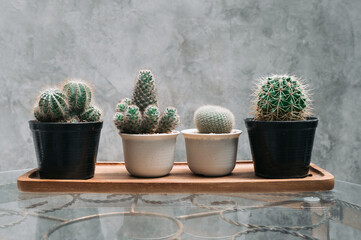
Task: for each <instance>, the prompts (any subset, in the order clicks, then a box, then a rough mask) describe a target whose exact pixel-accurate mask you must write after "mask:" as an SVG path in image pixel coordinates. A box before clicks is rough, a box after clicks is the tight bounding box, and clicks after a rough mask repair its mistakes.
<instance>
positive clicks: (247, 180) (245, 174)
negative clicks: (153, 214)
mask: <svg viewBox="0 0 361 240" xmlns="http://www.w3.org/2000/svg"><path fill="white" fill-rule="evenodd" d="M333 187H334V176H333V175H332V174H330V173H329V172H327V171H325V170H323V169H322V168H320V167H318V166H316V165H314V164H311V167H310V176H308V177H305V178H293V179H264V178H260V177H256V176H255V174H254V170H253V164H252V161H239V162H237V164H236V167H235V169H234V170H233V173H232V174H231V175H228V176H225V177H202V176H196V175H194V174H192V173H191V171H190V170H189V168H188V166H187V163H179V162H177V163H175V164H174V167H173V169H172V171H171V173H170V174H169V175H168V176H165V177H160V178H135V177H132V176H130V175H129V174H128V172H127V170H126V169H125V165H124V163H110V162H100V163H97V164H96V170H95V176H94V177H93V178H91V179H87V180H65V179H60V180H51V179H39V176H38V170H37V169H34V170H31V171H29V172H27V173H26V174H24V175H22V176H20V177H19V178H18V188H19V190H20V191H23V192H79V193H81V192H92V193H231V192H306V191H326V190H331V189H332V188H333Z"/></svg>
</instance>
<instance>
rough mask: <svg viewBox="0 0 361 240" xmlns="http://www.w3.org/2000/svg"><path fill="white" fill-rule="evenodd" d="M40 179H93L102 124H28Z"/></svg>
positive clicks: (35, 122)
mask: <svg viewBox="0 0 361 240" xmlns="http://www.w3.org/2000/svg"><path fill="white" fill-rule="evenodd" d="M29 126H30V129H31V131H32V134H33V139H34V145H35V151H36V156H37V161H38V166H39V174H40V178H48V179H88V178H91V177H93V176H94V171H95V162H96V158H97V153H98V146H99V138H100V132H101V128H102V126H103V122H82V123H55V122H38V121H29Z"/></svg>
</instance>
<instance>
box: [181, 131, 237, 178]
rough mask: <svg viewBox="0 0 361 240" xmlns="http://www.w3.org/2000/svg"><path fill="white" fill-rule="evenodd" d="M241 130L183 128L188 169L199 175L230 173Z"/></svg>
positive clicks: (234, 160) (211, 175)
mask: <svg viewBox="0 0 361 240" xmlns="http://www.w3.org/2000/svg"><path fill="white" fill-rule="evenodd" d="M241 133H242V131H241V130H237V129H233V130H232V132H231V133H221V134H213V133H198V130H197V129H187V130H183V131H182V134H183V135H184V138H185V142H186V150H187V162H188V166H189V168H190V170H191V171H192V172H193V173H195V174H199V175H204V176H209V177H218V176H224V175H228V174H230V173H231V172H232V171H233V169H234V167H235V166H236V160H237V148H238V137H239V135H241Z"/></svg>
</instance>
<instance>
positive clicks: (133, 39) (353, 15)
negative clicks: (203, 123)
mask: <svg viewBox="0 0 361 240" xmlns="http://www.w3.org/2000/svg"><path fill="white" fill-rule="evenodd" d="M91 2H92V1H87V0H86V1H85V0H84V1H77V0H73V1H22V0H14V1H0V9H1V14H0V33H1V34H0V56H1V57H0V72H1V74H0V79H1V88H0V112H1V113H2V114H1V118H0V133H1V139H0V146H1V153H0V170H1V171H4V170H11V169H18V168H29V167H35V166H36V160H35V153H34V150H33V143H32V138H31V135H30V130H29V127H28V124H27V121H28V120H29V119H31V118H32V115H31V109H32V106H33V104H34V102H33V99H34V98H35V97H36V95H37V94H38V92H39V91H40V90H42V89H43V88H45V87H47V86H52V85H55V84H58V83H60V82H61V81H62V80H63V79H64V78H65V77H67V76H74V77H81V78H84V79H87V80H89V81H91V82H92V83H93V85H94V87H95V89H96V92H95V93H96V99H97V103H98V105H99V106H101V107H102V108H103V110H104V120H105V125H104V129H103V131H102V137H101V143H100V152H99V160H100V161H122V160H123V156H122V146H121V139H120V137H119V136H118V135H117V132H116V129H115V127H114V126H113V124H112V122H111V118H112V115H113V107H114V105H115V103H116V102H117V101H118V100H119V99H120V98H122V97H125V96H129V95H130V93H131V91H132V88H133V83H134V79H135V76H136V73H137V70H138V69H139V68H140V67H150V68H152V69H153V71H154V73H155V74H156V77H157V80H158V92H159V98H160V102H161V105H162V107H165V106H166V105H174V106H176V107H178V110H179V112H180V115H181V117H182V120H183V124H182V125H181V126H180V127H179V129H185V128H190V127H192V125H193V123H192V115H193V112H194V110H195V109H196V108H197V107H198V106H200V105H203V104H206V103H211V104H219V105H223V106H225V107H228V108H229V109H231V110H232V111H233V112H234V114H235V116H236V118H237V127H238V128H240V129H242V130H244V131H245V126H244V123H243V118H245V117H246V116H248V115H249V114H248V113H249V111H250V109H249V94H250V88H251V87H252V84H253V80H254V79H256V78H257V77H259V76H262V75H265V74H270V73H284V72H288V73H293V74H296V75H299V76H302V77H304V78H306V79H307V80H308V81H309V83H310V86H311V87H312V88H313V89H314V91H313V93H314V94H313V99H314V108H315V110H314V111H315V112H316V113H317V115H318V117H319V119H320V124H319V128H318V130H317V136H316V140H315V145H314V152H313V162H314V163H316V164H318V165H320V166H321V167H323V168H325V169H327V170H329V171H331V172H332V173H333V174H334V175H335V176H336V177H337V178H338V179H341V180H346V181H351V182H355V183H361V175H360V168H361V160H360V156H361V148H360V143H361V137H360V136H361V135H360V133H361V132H360V123H361V120H360V118H361V111H360V110H361V103H360V96H359V92H360V89H361V81H360V76H361V61H360V60H361V51H360V50H361V40H360V39H361V24H360V22H361V16H360V14H359V13H360V12H361V1H359V0H349V1H335V0H333V1H332V0H330V1H326V0H324V1H321V0H308V1H299V0H294V1H290V0H274V1H261V0H244V1H238V0H237V1H193V0H189V1H168V0H153V1H103V2H102V3H100V2H98V1H93V3H91ZM177 144H178V146H177V155H176V158H177V161H184V160H185V148H184V139H183V137H182V136H180V137H179V138H178V143H177ZM238 154H239V159H249V158H250V157H251V156H250V149H249V144H248V139H247V134H246V133H245V134H243V135H241V137H240V143H239V152H238Z"/></svg>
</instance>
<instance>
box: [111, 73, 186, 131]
mask: <svg viewBox="0 0 361 240" xmlns="http://www.w3.org/2000/svg"><path fill="white" fill-rule="evenodd" d="M115 112H116V113H115V115H114V118H113V121H114V124H115V126H116V127H117V128H118V130H119V132H121V133H133V134H147V133H170V132H172V130H173V129H175V128H176V127H177V126H178V125H179V124H180V120H179V115H178V113H177V109H175V108H173V107H168V108H166V110H165V111H164V112H163V113H162V114H161V113H160V111H159V108H158V101H157V95H156V87H155V79H154V76H153V73H152V72H151V71H150V70H146V69H145V70H140V71H139V74H138V76H137V79H136V84H135V88H134V91H133V98H132V100H130V99H129V98H124V99H122V100H121V101H120V102H119V103H118V104H117V105H116V108H115Z"/></svg>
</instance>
